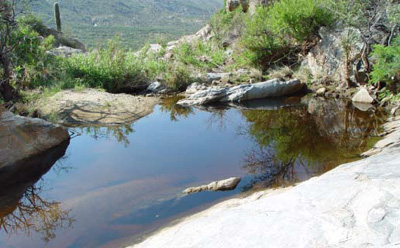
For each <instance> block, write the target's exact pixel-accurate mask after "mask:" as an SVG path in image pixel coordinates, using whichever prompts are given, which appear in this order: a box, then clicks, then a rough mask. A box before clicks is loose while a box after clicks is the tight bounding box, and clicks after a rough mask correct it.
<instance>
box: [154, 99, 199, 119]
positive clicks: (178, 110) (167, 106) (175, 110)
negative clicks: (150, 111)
mask: <svg viewBox="0 0 400 248" xmlns="http://www.w3.org/2000/svg"><path fill="white" fill-rule="evenodd" d="M180 99H182V97H168V98H164V99H162V100H161V105H160V106H161V107H160V109H161V111H163V112H166V113H169V115H170V119H171V121H178V118H179V117H183V118H187V117H188V116H189V115H191V114H193V113H194V111H193V109H192V108H189V107H183V106H180V105H177V104H176V103H177V102H178V101H179V100H180Z"/></svg>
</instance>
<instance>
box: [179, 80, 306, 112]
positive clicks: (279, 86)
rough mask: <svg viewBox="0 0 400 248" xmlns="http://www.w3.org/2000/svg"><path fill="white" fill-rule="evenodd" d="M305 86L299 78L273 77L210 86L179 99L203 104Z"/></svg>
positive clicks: (290, 91)
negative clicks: (258, 80)
mask: <svg viewBox="0 0 400 248" xmlns="http://www.w3.org/2000/svg"><path fill="white" fill-rule="evenodd" d="M303 88H304V84H302V83H301V82H300V81H299V80H297V79H294V80H289V81H282V80H280V79H272V80H269V81H266V82H261V83H256V84H245V85H239V86H235V87H231V88H230V87H210V88H207V89H205V90H200V91H197V92H195V93H194V94H192V95H190V96H188V97H187V98H186V99H183V100H180V101H178V104H180V105H183V106H192V105H202V104H207V103H213V102H240V101H247V100H253V99H262V98H267V97H279V96H285V95H290V94H293V93H296V92H299V91H301V90H302V89H303Z"/></svg>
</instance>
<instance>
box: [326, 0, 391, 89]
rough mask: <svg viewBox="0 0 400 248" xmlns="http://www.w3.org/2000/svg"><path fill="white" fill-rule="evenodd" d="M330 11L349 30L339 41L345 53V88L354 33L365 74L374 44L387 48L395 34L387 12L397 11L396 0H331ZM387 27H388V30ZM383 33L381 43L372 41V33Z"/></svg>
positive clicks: (374, 37) (348, 74) (368, 67)
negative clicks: (360, 47)
mask: <svg viewBox="0 0 400 248" xmlns="http://www.w3.org/2000/svg"><path fill="white" fill-rule="evenodd" d="M330 5H331V10H332V11H333V12H334V13H335V14H336V16H337V19H338V20H340V22H341V24H342V26H343V27H345V28H350V29H353V31H351V30H350V31H349V32H347V33H348V35H347V37H344V39H343V41H342V45H343V49H344V50H345V67H346V68H347V73H346V75H345V77H346V81H347V83H348V86H350V73H349V72H348V71H349V70H350V69H351V68H350V67H351V65H352V64H353V62H354V61H351V60H350V59H349V53H350V51H351V46H352V44H354V40H355V39H357V38H356V36H358V35H355V34H354V30H356V31H358V32H359V36H360V38H361V40H362V42H363V43H364V48H363V51H362V54H361V60H362V64H363V66H364V69H365V71H366V72H367V73H370V72H371V64H370V61H369V54H370V52H371V50H372V46H373V45H374V44H382V45H388V44H390V42H391V37H392V36H393V33H394V32H395V31H396V27H397V25H398V24H397V22H396V21H392V20H388V19H397V18H391V17H390V14H391V13H389V16H387V15H388V10H391V9H398V1H396V0H331V4H330ZM388 25H391V27H388ZM377 30H379V31H381V32H382V33H385V34H387V37H384V39H383V40H376V37H377V36H376V35H375V34H376V33H377V32H376V31H377Z"/></svg>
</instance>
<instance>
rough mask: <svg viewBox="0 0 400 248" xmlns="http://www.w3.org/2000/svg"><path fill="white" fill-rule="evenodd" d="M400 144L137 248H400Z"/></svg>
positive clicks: (210, 214)
mask: <svg viewBox="0 0 400 248" xmlns="http://www.w3.org/2000/svg"><path fill="white" fill-rule="evenodd" d="M396 142H397V147H396V146H392V147H390V148H386V149H384V150H383V151H382V152H381V153H379V154H377V155H374V156H372V157H370V158H367V159H363V160H360V161H356V162H352V163H347V164H343V165H340V166H339V167H337V168H335V169H333V170H331V171H329V172H328V173H325V174H324V175H322V176H319V177H314V178H312V179H310V180H308V181H306V182H303V183H300V184H298V185H296V186H294V187H291V188H286V189H278V190H265V191H262V192H257V193H255V194H253V195H251V196H248V197H245V198H238V199H231V200H229V201H225V202H223V203H220V204H218V205H215V206H213V207H211V208H210V209H208V210H205V211H203V212H200V213H198V214H195V215H193V216H190V217H186V218H185V219H182V220H181V221H180V222H178V223H176V224H174V225H172V226H169V227H167V228H164V229H163V230H160V231H159V232H156V233H155V234H153V235H152V236H150V237H147V238H146V239H145V240H144V241H143V242H142V243H140V244H137V245H135V246H131V247H135V248H146V247H164V248H169V247H173V248H181V247H209V248H212V247H253V248H258V247H260V248H261V247H266V244H268V245H267V246H268V247H366V246H370V247H394V246H396V245H397V244H398V242H399V241H400V230H398V229H399V216H400V208H399V202H400V188H399V187H398V185H399V184H400V147H399V146H398V144H399V142H400V139H397V141H396Z"/></svg>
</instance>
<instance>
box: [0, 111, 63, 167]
mask: <svg viewBox="0 0 400 248" xmlns="http://www.w3.org/2000/svg"><path fill="white" fill-rule="evenodd" d="M68 140H69V134H68V131H67V130H66V129H65V128H63V127H61V126H58V125H54V124H51V123H48V122H46V121H44V120H40V119H33V118H26V117H21V116H16V115H14V114H12V113H11V112H9V111H7V110H5V109H0V169H3V168H7V167H10V166H12V165H14V164H16V163H18V162H20V161H23V160H24V159H27V158H30V157H32V156H35V155H38V154H41V153H43V152H45V151H47V150H49V149H51V148H53V147H55V146H58V145H60V144H61V143H63V142H65V141H68Z"/></svg>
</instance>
